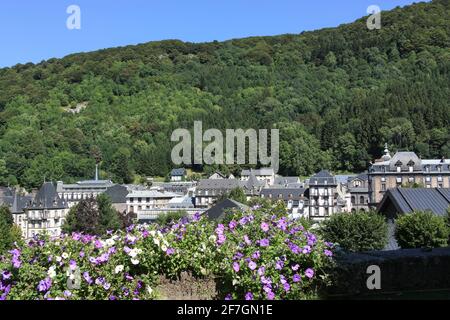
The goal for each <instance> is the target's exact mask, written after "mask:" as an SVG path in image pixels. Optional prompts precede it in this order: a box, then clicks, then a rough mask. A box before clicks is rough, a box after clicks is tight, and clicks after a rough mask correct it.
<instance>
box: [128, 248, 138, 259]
mask: <svg viewBox="0 0 450 320" xmlns="http://www.w3.org/2000/svg"><path fill="white" fill-rule="evenodd" d="M128 255H129V256H130V257H132V258H136V256H137V255H138V251H137V250H136V249H132V250H131V251H130V252H129V253H128Z"/></svg>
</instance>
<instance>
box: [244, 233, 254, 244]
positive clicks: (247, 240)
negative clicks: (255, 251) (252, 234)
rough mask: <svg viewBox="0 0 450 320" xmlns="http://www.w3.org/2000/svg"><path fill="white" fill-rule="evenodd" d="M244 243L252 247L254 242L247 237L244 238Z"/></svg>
mask: <svg viewBox="0 0 450 320" xmlns="http://www.w3.org/2000/svg"><path fill="white" fill-rule="evenodd" d="M244 241H245V243H246V244H247V245H251V244H252V241H251V240H250V239H249V237H248V236H247V235H245V236H244Z"/></svg>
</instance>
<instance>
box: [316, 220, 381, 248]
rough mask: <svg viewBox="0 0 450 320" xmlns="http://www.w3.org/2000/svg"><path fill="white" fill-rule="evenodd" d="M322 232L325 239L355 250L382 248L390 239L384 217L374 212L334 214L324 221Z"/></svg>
mask: <svg viewBox="0 0 450 320" xmlns="http://www.w3.org/2000/svg"><path fill="white" fill-rule="evenodd" d="M321 232H322V234H323V236H324V238H325V240H327V241H330V242H333V243H335V244H337V245H339V246H340V247H342V248H343V249H344V250H346V251H353V252H357V251H370V250H381V249H383V248H384V247H385V246H386V244H387V239H388V237H387V236H388V227H387V223H386V221H385V219H384V217H383V216H381V215H379V214H377V213H374V212H368V213H367V212H356V213H338V214H334V215H333V216H331V218H330V219H329V220H327V221H325V222H324V224H323V225H322V228H321Z"/></svg>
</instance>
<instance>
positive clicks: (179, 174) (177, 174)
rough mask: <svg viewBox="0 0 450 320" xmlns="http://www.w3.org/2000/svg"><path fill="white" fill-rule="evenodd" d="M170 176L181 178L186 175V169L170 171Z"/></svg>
mask: <svg viewBox="0 0 450 320" xmlns="http://www.w3.org/2000/svg"><path fill="white" fill-rule="evenodd" d="M170 175H171V176H172V177H183V176H184V175H186V169H185V168H176V169H172V171H171V172H170Z"/></svg>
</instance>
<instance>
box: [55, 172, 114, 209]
mask: <svg viewBox="0 0 450 320" xmlns="http://www.w3.org/2000/svg"><path fill="white" fill-rule="evenodd" d="M113 185H114V183H113V182H112V181H110V180H99V178H98V166H96V167H95V178H94V180H84V181H78V182H77V183H73V184H65V183H63V182H62V181H58V182H57V184H56V192H57V193H58V195H59V197H60V198H61V199H64V200H65V201H66V202H67V203H68V205H69V207H70V208H71V207H73V206H74V205H76V204H78V203H79V202H80V201H81V200H83V199H88V198H96V197H97V196H98V195H99V194H101V193H103V192H105V191H106V190H107V189H108V188H109V187H112V186H113Z"/></svg>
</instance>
